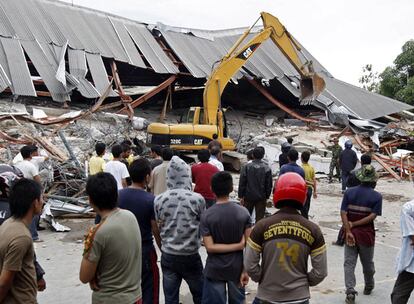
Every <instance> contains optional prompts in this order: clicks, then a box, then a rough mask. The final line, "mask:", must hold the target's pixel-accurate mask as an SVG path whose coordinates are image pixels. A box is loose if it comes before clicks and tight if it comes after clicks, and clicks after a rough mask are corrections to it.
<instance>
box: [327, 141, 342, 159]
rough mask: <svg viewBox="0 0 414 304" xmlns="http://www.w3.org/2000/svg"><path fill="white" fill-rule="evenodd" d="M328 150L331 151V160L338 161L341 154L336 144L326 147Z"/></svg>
mask: <svg viewBox="0 0 414 304" xmlns="http://www.w3.org/2000/svg"><path fill="white" fill-rule="evenodd" d="M328 150H330V151H332V159H339V156H340V155H341V152H342V147H341V146H340V145H338V144H336V145H332V146H329V147H328Z"/></svg>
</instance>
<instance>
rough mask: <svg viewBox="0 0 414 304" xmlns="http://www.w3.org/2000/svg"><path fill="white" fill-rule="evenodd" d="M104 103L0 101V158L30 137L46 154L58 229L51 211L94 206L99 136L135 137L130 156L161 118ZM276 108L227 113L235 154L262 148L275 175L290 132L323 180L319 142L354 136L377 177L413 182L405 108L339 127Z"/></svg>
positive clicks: (76, 211)
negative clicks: (91, 174)
mask: <svg viewBox="0 0 414 304" xmlns="http://www.w3.org/2000/svg"><path fill="white" fill-rule="evenodd" d="M115 104H116V102H115ZM122 105H123V104H122V103H120V104H119V105H117V107H119V106H122ZM110 108H111V104H108V105H103V99H102V98H101V99H99V100H98V101H97V102H96V103H95V104H94V105H93V106H92V107H91V108H90V109H74V110H68V109H61V108H59V109H56V108H47V107H41V106H27V107H26V106H25V105H24V104H17V103H11V102H2V101H0V126H1V131H0V161H1V162H3V163H11V161H12V159H13V157H14V156H15V155H16V154H17V153H18V151H19V149H20V147H21V145H24V144H30V143H35V144H37V145H38V146H39V147H40V148H41V149H42V150H43V151H45V152H46V154H47V155H48V156H49V159H48V160H47V161H46V162H44V163H43V164H42V166H41V168H40V172H41V175H42V181H43V183H44V185H43V186H44V189H45V193H46V197H47V206H48V207H47V212H46V213H45V215H44V219H45V220H47V222H48V223H49V224H50V225H51V226H52V227H54V228H53V229H54V230H56V231H65V228H64V227H61V226H59V224H58V223H57V222H56V221H55V220H54V216H62V215H65V214H73V215H78V216H83V215H85V214H89V213H90V212H91V211H92V209H91V208H90V206H89V204H88V202H87V200H86V198H85V197H84V196H83V195H84V189H85V183H86V178H87V171H88V170H86V169H85V168H86V167H87V160H88V159H89V158H90V156H91V153H92V151H93V150H94V145H95V143H96V142H97V141H100V142H104V143H105V144H107V146H108V147H110V146H112V145H113V144H114V143H117V142H120V141H121V140H123V139H126V138H127V139H130V140H131V141H133V142H134V144H135V152H136V154H142V153H143V152H144V153H145V150H147V148H146V147H145V140H146V131H145V129H146V127H147V125H148V123H149V122H150V121H155V120H157V119H159V112H155V111H154V112H150V111H145V112H144V111H143V112H142V113H140V114H142V117H132V118H131V116H130V115H124V114H119V113H113V112H103V110H105V111H109V110H108V109H110ZM115 111H116V110H115ZM278 111H279V112H276V111H268V112H263V113H259V112H257V111H251V110H248V111H237V110H233V111H231V112H230V114H229V115H228V118H227V120H228V124H229V126H231V127H230V133H231V137H233V138H237V139H238V140H237V142H238V144H237V152H238V153H242V154H245V153H246V152H247V151H248V150H249V149H251V148H253V147H256V146H263V147H264V148H265V151H266V156H265V159H266V161H267V162H268V163H269V165H270V166H271V168H272V172H273V174H274V175H277V173H278V169H279V165H278V157H279V154H280V153H281V150H280V145H281V144H282V143H283V142H285V141H286V138H287V137H292V138H293V139H294V143H293V145H294V147H295V148H296V149H297V150H298V151H299V152H303V151H305V150H309V151H311V152H312V156H311V160H310V162H311V163H312V165H313V166H314V168H315V170H316V172H318V178H319V179H320V178H324V177H325V176H326V174H327V173H328V172H329V164H330V160H331V152H330V151H329V150H327V149H326V148H325V146H324V145H322V143H321V141H324V142H328V141H329V140H330V139H332V138H333V137H339V138H340V142H344V141H345V140H346V139H352V140H353V141H354V147H355V148H356V151H357V153H358V154H359V155H361V154H362V153H367V152H368V153H371V154H372V157H373V160H374V166H375V167H376V168H377V170H378V171H379V173H380V174H381V175H382V176H387V175H391V176H392V177H393V178H395V179H396V180H402V179H408V180H410V181H412V180H413V173H414V160H413V152H412V151H413V148H414V123H413V122H412V121H410V120H409V119H412V116H410V115H409V114H407V113H404V115H401V116H399V117H398V119H397V118H396V117H395V115H394V116H393V120H392V122H390V123H388V124H384V123H377V122H373V121H361V120H358V121H357V122H355V121H352V120H350V122H352V124H349V125H348V126H346V127H345V128H344V127H342V126H336V125H329V124H328V122H327V120H326V119H324V118H323V115H321V114H320V113H319V114H318V113H313V114H310V116H312V119H311V121H312V123H310V120H308V119H306V120H303V118H304V117H302V116H301V115H299V114H297V117H298V118H297V119H286V118H285V119H284V118H283V115H281V114H280V110H278ZM118 112H119V111H118ZM408 113H409V112H408ZM168 116H169V117H168V118H167V121H168V120H170V121H171V122H176V120H177V118H178V113H175V112H174V111H173V112H171V113H169V114H168ZM163 118H164V119H165V118H166V117H165V113H164V117H163ZM297 122H299V123H297ZM237 126H240V127H239V128H238V127H237ZM229 153H230V152H229ZM234 153H236V152H234ZM238 155H240V154H238Z"/></svg>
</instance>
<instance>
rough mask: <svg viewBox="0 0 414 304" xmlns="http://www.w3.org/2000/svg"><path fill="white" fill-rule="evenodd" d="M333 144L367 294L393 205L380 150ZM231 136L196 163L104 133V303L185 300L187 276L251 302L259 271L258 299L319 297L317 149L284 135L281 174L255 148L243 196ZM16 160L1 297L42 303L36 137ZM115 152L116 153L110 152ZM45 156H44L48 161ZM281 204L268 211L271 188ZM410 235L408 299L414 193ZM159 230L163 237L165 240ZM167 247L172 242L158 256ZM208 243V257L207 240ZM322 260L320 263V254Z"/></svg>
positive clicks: (95, 240)
mask: <svg viewBox="0 0 414 304" xmlns="http://www.w3.org/2000/svg"><path fill="white" fill-rule="evenodd" d="M327 147H328V148H329V149H330V150H331V151H332V162H331V165H330V173H329V180H330V181H332V178H333V171H334V168H336V173H337V176H338V178H339V179H340V180H341V182H342V192H343V199H342V204H341V207H340V214H341V220H342V223H343V225H342V229H341V231H340V232H339V234H338V239H337V241H335V243H334V244H335V245H340V246H344V274H345V291H346V298H345V302H346V303H355V301H356V297H357V291H356V289H355V286H356V279H355V267H356V263H357V259H358V257H359V258H360V260H361V264H362V268H363V273H364V283H365V288H364V291H363V293H364V294H365V295H369V294H371V293H372V291H373V289H374V287H375V280H374V273H375V266H374V246H375V227H374V221H375V218H376V217H377V216H381V212H382V196H381V194H380V193H379V192H377V191H375V187H376V183H377V180H378V174H377V173H376V171H375V169H374V167H373V166H372V165H371V157H370V156H369V154H364V155H362V157H361V168H359V169H357V170H355V168H356V165H357V162H358V157H357V155H356V153H355V151H354V150H353V149H352V142H350V141H347V142H345V149H344V150H342V148H341V146H340V145H339V144H338V140H337V139H334V140H333V145H331V146H327ZM221 149H222V147H221V144H220V142H219V141H217V140H213V141H212V142H210V144H209V145H208V149H204V150H200V151H199V152H198V154H197V157H198V162H197V163H196V164H193V165H192V166H191V167H190V166H189V165H188V164H187V163H186V162H185V161H184V160H183V159H182V158H180V156H179V155H176V154H175V153H174V151H173V150H171V149H170V148H168V147H164V148H161V147H159V146H154V147H152V148H151V153H150V158H145V157H134V155H133V154H132V153H131V143H130V142H129V141H123V142H122V143H120V144H115V145H113V146H112V147H111V153H110V155H109V156H108V153H107V151H106V146H105V144H103V143H97V144H96V147H95V155H93V156H92V157H91V158H90V160H89V177H88V179H87V183H86V194H87V195H88V198H89V203H90V205H91V207H92V208H93V209H94V211H95V212H96V219H95V225H94V226H93V227H91V228H90V230H89V231H88V232H87V234H86V236H85V242H84V251H83V258H82V262H81V265H80V271H79V279H80V281H81V282H82V283H85V284H89V286H90V288H91V290H92V303H117V304H118V303H128V304H133V303H134V304H142V303H144V304H152V303H159V302H160V299H159V294H160V285H162V288H163V292H164V302H165V303H167V304H178V303H179V294H180V286H181V283H182V280H184V281H185V282H186V283H187V284H188V286H189V289H190V292H191V295H192V299H193V302H194V303H196V304H198V303H206V304H207V303H217V304H221V303H223V304H225V303H245V294H246V293H245V287H246V285H247V284H248V282H249V280H250V279H251V280H253V281H255V282H257V283H258V287H257V293H256V295H255V298H254V301H253V303H255V304H262V303H263V304H265V303H278V304H281V303H283V304H307V303H310V287H311V286H316V285H318V284H319V283H320V282H322V281H323V280H324V278H326V276H327V274H328V266H327V251H326V244H325V240H324V237H323V234H322V232H321V229H320V227H319V226H318V225H317V224H315V223H313V222H312V221H310V220H309V211H310V209H311V199H312V197H313V198H317V182H316V177H315V169H314V168H313V167H312V165H311V164H310V159H311V153H310V152H309V151H303V152H302V153H301V155H300V161H301V164H300V165H299V164H298V161H299V153H298V151H297V150H296V149H295V148H294V145H293V143H292V139H289V140H288V141H287V142H286V143H284V144H282V146H281V149H282V154H281V155H280V157H279V165H280V170H279V174H278V177H277V178H276V180H275V181H274V179H273V177H272V171H271V168H270V167H269V165H268V164H267V162H266V161H265V160H264V156H265V149H264V148H263V147H256V148H254V149H252V150H251V151H248V153H247V156H248V162H247V164H245V165H244V166H243V167H242V169H241V172H240V179H239V184H238V191H237V195H238V200H236V199H231V194H232V193H233V191H234V185H233V177H232V175H231V174H230V173H229V172H227V171H225V170H224V165H223V163H222V153H221ZM20 154H21V156H19V157H17V160H16V163H15V165H14V166H13V165H0V185H1V188H0V191H1V197H0V198H1V199H0V225H1V226H0V269H1V273H0V303H29V304H31V303H36V298H37V291H43V290H45V288H46V282H45V280H44V278H43V276H44V274H45V272H44V270H43V269H42V267H41V266H40V265H39V264H38V263H37V261H36V255H35V252H34V249H33V248H34V247H33V242H34V241H39V237H38V235H37V228H38V224H39V215H40V214H41V212H42V208H43V196H42V187H41V179H40V176H39V172H38V171H39V168H38V165H37V163H36V162H35V161H34V159H33V158H34V157H36V156H38V150H37V148H36V147H35V146H24V147H23V148H22V149H21V151H20ZM106 159H107V160H108V161H107V160H106ZM43 161H44V160H43ZM272 193H273V197H272V201H273V205H274V207H275V208H276V209H278V211H277V212H276V213H274V214H268V213H267V212H266V206H267V201H268V199H269V198H270V197H271V195H272ZM401 225H402V234H403V245H402V250H401V253H400V256H399V260H398V266H397V268H398V274H399V275H398V278H397V281H396V283H395V286H394V289H393V292H392V295H391V301H392V303H393V304H400V303H407V302H408V299H409V297H410V294H411V292H412V290H413V289H414V262H413V255H414V250H413V247H412V246H413V245H412V244H413V243H414V201H412V202H409V203H407V204H406V205H404V207H403V210H402V215H401ZM154 241H155V244H154ZM155 246H157V247H158V248H159V250H160V252H161V262H160V267H161V270H162V284H161V283H160V271H159V266H158V263H157V260H158V257H157V250H156V248H155ZM201 246H204V247H205V249H206V251H207V260H206V262H205V265H204V267H203V262H202V259H201V256H200V253H199V250H200V247H201ZM309 259H310V261H311V264H310V265H311V269H309V265H308V261H309Z"/></svg>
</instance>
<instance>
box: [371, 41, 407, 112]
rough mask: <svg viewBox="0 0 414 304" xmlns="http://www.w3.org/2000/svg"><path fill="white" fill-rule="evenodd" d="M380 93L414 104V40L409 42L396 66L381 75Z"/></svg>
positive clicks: (396, 61) (404, 46)
mask: <svg viewBox="0 0 414 304" xmlns="http://www.w3.org/2000/svg"><path fill="white" fill-rule="evenodd" d="M379 77H380V83H379V91H378V92H379V93H380V94H382V95H385V96H388V97H391V98H395V99H397V100H400V101H403V102H406V103H409V104H414V40H409V41H407V42H406V43H405V44H404V45H403V47H402V52H401V54H399V55H398V56H397V58H395V60H394V65H393V66H389V67H387V68H386V69H385V70H384V71H383V72H382V73H381V74H380V75H379Z"/></svg>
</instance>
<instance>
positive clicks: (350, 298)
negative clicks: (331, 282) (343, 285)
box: [345, 293, 355, 304]
mask: <svg viewBox="0 0 414 304" xmlns="http://www.w3.org/2000/svg"><path fill="white" fill-rule="evenodd" d="M345 303H346V304H354V303H355V294H354V293H348V294H347V295H346V298H345Z"/></svg>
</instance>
